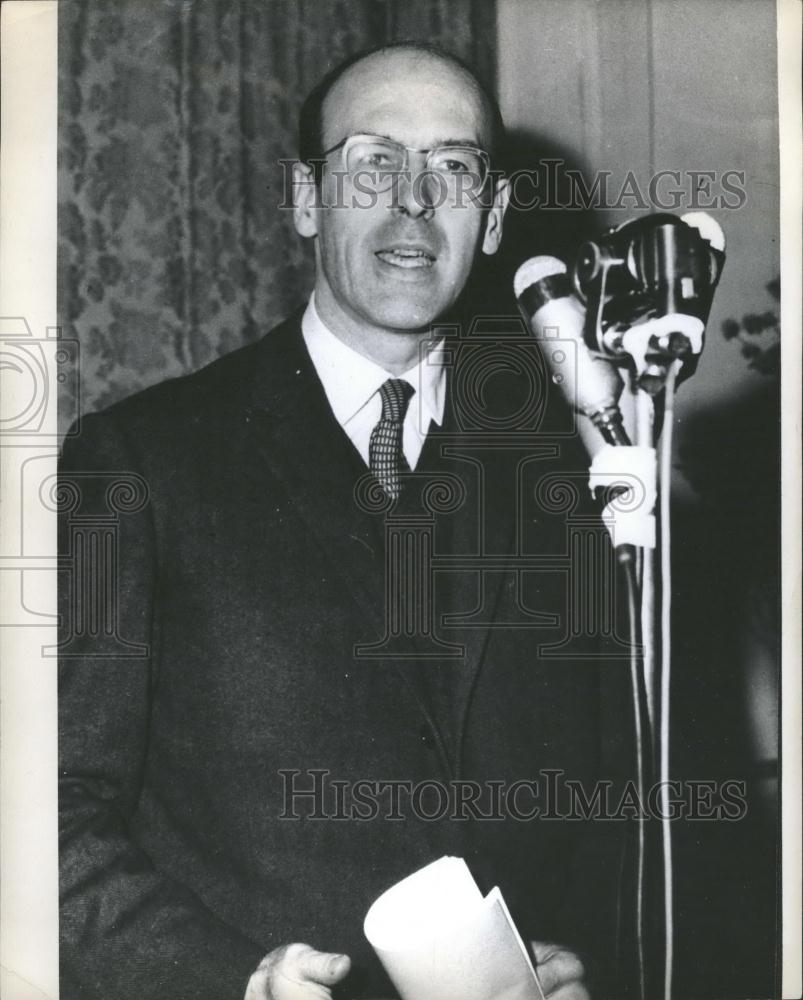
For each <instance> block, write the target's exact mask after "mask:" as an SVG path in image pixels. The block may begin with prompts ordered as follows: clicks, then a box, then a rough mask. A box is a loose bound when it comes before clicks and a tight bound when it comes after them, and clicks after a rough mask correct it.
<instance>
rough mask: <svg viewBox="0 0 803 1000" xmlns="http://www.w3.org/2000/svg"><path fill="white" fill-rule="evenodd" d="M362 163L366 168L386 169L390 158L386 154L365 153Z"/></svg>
mask: <svg viewBox="0 0 803 1000" xmlns="http://www.w3.org/2000/svg"><path fill="white" fill-rule="evenodd" d="M362 163H363V165H364V166H366V167H387V166H389V165H390V157H389V156H388V154H387V153H366V154H365V156H363V158H362Z"/></svg>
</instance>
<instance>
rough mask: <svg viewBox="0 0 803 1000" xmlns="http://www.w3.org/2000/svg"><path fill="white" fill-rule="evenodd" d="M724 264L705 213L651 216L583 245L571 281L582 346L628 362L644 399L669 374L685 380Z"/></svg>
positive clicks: (717, 234)
mask: <svg viewBox="0 0 803 1000" xmlns="http://www.w3.org/2000/svg"><path fill="white" fill-rule="evenodd" d="M724 263H725V236H724V234H723V232H722V229H721V228H720V226H719V224H718V223H717V222H716V221H715V220H714V219H713V218H711V216H710V215H707V214H706V213H705V212H688V213H687V214H686V215H684V216H682V217H681V218H678V216H676V215H669V214H667V213H656V214H654V215H647V216H643V217H641V218H637V219H632V220H630V221H629V222H626V223H624V224H622V225H621V226H618V227H616V228H615V229H612V230H609V231H608V232H607V233H604V234H603V235H602V236H600V237H598V238H596V239H594V240H587V241H586V242H585V243H584V244H583V245H582V246H581V247H580V248H579V250H578V253H577V259H576V261H575V262H574V267H573V280H574V286H575V289H576V291H577V293H578V295H579V297H580V299H581V300H582V301H583V302H584V303H585V305H586V308H587V320H586V328H585V340H586V344H587V345H588V347H589V348H590V349H591V350H593V351H598V352H599V353H600V354H602V355H603V356H606V357H611V358H623V357H629V358H631V359H632V361H633V363H634V364H635V368H636V374H637V384H638V386H639V388H641V389H644V390H645V391H647V392H649V393H650V394H651V395H655V394H657V393H658V392H659V391H660V390H661V389H662V388H663V386H664V383H665V380H666V376H667V372H668V369H669V366H670V365H671V364H672V363H673V362H674V361H675V360H679V361H681V362H682V367H681V369H680V374H679V378H678V381H681V380H682V379H683V378H686V377H688V376H689V375H691V374H693V372H694V370H695V368H696V365H697V360H698V358H699V355H700V352H701V351H702V348H703V340H704V333H705V324H706V321H707V319H708V315H709V312H710V311H711V303H712V301H713V296H714V291H715V290H716V287H717V284H718V283H719V279H720V276H721V274H722V267H723V265H724Z"/></svg>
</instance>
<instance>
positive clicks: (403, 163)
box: [323, 135, 491, 191]
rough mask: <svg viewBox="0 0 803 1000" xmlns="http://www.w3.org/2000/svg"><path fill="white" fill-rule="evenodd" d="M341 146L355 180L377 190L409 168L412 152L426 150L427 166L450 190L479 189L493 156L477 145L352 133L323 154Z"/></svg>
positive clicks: (348, 169)
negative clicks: (427, 144)
mask: <svg viewBox="0 0 803 1000" xmlns="http://www.w3.org/2000/svg"><path fill="white" fill-rule="evenodd" d="M338 149H340V150H342V153H341V158H342V162H343V169H344V171H345V172H346V173H347V174H348V176H349V178H350V179H351V180H352V181H354V180H356V179H357V178H359V179H360V181H361V182H362V183H363V184H365V185H366V186H370V187H371V188H373V190H375V191H385V190H387V189H388V188H389V187H390V186H391V185H392V184H393V179H394V177H398V176H400V175H401V174H402V173H403V172H405V171H407V170H408V168H409V154H410V153H422V154H424V153H425V154H426V161H425V164H424V170H425V171H426V172H427V173H429V174H432V175H434V176H435V177H437V178H439V179H442V180H443V181H445V183H446V190H447V191H451V190H453V189H454V188H455V187H457V185H458V184H459V185H461V186H462V187H463V190H466V189H468V190H474V191H479V190H480V189H481V188H482V187H483V186H484V184H485V181H486V179H487V177H488V171H489V170H490V166H491V158H490V156H489V155H488V153H486V151H485V150H484V149H480V148H479V147H478V146H456V145H446V146H437V147H436V148H435V149H416V148H414V147H412V146H404V145H403V144H402V143H400V142H395V141H394V140H393V139H385V138H384V137H382V136H377V135H349V136H346V138H345V139H341V140H340V142H338V143H336V144H335V145H334V146H332V147H331V149H327V150H326V151H325V152H324V154H323V156H324V158H325V157H327V156H330V155H331V154H332V153H334V152H336V151H337V150H338ZM458 178H463V179H462V180H458Z"/></svg>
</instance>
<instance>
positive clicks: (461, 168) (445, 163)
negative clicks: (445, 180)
mask: <svg viewBox="0 0 803 1000" xmlns="http://www.w3.org/2000/svg"><path fill="white" fill-rule="evenodd" d="M438 169H439V170H443V171H444V173H447V174H466V173H469V172H470V167H469V165H468V164H467V163H464V162H463V161H462V160H441V162H440V163H439V164H438Z"/></svg>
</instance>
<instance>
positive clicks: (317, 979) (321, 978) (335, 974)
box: [296, 948, 351, 986]
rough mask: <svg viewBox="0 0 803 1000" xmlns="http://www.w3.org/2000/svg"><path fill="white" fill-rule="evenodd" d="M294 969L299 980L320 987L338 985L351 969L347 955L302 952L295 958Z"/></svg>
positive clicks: (311, 951)
mask: <svg viewBox="0 0 803 1000" xmlns="http://www.w3.org/2000/svg"><path fill="white" fill-rule="evenodd" d="M296 967H297V969H298V973H299V978H300V979H308V980H309V981H310V982H313V983H320V984H321V985H322V986H331V985H332V984H333V983H339V982H340V980H341V979H342V978H343V977H344V976H345V975H346V973H347V972H348V971H349V969H350V968H351V959H350V958H349V957H348V955H336V954H332V953H331V952H326V951H315V950H314V949H313V948H310V949H309V951H303V952H301V953H300V954H299V955H297V956H296Z"/></svg>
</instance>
